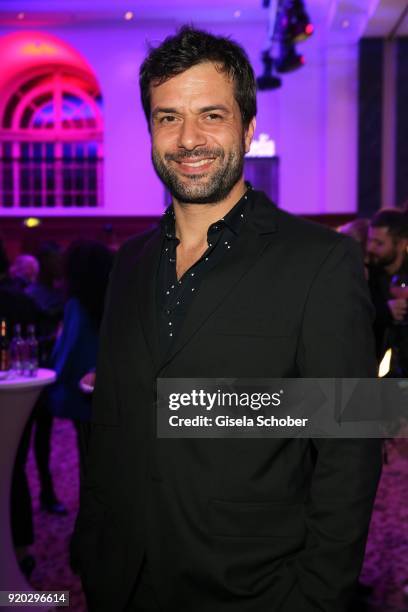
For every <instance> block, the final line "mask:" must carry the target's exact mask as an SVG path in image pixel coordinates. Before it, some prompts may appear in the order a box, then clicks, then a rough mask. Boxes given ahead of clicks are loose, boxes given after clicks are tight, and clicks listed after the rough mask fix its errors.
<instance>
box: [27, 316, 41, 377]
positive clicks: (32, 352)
mask: <svg viewBox="0 0 408 612" xmlns="http://www.w3.org/2000/svg"><path fill="white" fill-rule="evenodd" d="M25 357H26V360H25V374H26V375H27V376H37V372H38V340H37V338H36V337H35V325H28V326H27V338H26V342H25Z"/></svg>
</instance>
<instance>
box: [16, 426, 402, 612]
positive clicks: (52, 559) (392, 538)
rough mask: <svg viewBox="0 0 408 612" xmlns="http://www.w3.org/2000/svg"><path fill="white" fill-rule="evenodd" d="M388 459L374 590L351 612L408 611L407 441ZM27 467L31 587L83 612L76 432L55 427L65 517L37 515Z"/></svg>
mask: <svg viewBox="0 0 408 612" xmlns="http://www.w3.org/2000/svg"><path fill="white" fill-rule="evenodd" d="M388 455H389V457H388V464H387V465H385V466H384V470H383V475H382V479H381V483H380V487H379V490H378V495H377V500H376V503H375V511H374V516H373V520H372V524H371V528H370V535H369V541H368V546H367V551H366V559H365V563H364V568H363V572H362V580H363V582H364V583H365V584H370V585H373V587H374V590H373V593H372V594H371V596H370V597H369V600H368V602H367V605H364V604H363V603H358V604H356V608H355V612H407V611H408V598H406V597H404V594H403V591H402V588H403V586H404V585H405V584H406V583H407V582H408V478H407V475H408V439H407V440H397V441H395V442H394V443H393V444H392V445H391V446H390V448H389V452H388ZM27 467H28V476H29V481H30V488H31V491H32V497H33V508H34V525H35V534H36V541H35V544H34V546H33V549H32V552H33V554H34V556H35V557H36V561H37V565H36V568H35V569H34V571H33V573H32V575H31V583H32V585H33V586H34V587H35V588H37V589H38V590H67V591H70V599H71V604H70V607H69V610H71V611H73V612H86V605H85V600H84V596H83V593H82V590H81V585H80V581H79V579H78V578H77V577H76V576H75V575H73V574H72V572H71V571H70V569H69V565H68V543H69V538H70V534H71V533H72V529H73V524H74V520H75V514H76V511H77V506H78V457H77V451H76V437H75V431H74V429H73V427H72V425H71V423H70V422H67V421H63V420H56V421H55V422H54V428H53V439H52V456H51V467H52V471H53V474H54V483H55V488H56V491H57V494H58V496H59V498H60V499H61V501H63V502H64V504H65V505H66V506H67V508H68V509H69V515H68V516H67V517H61V518H60V517H54V516H51V515H48V514H45V513H42V512H40V510H39V502H38V493H39V485H38V478H37V471H36V466H35V462H34V458H33V454H32V451H31V450H30V455H29V459H28V466H27ZM58 609H59V608H58ZM64 609H67V608H64ZM115 612H116V611H115ZM192 612H194V611H193V610H192ZM296 612H301V611H296Z"/></svg>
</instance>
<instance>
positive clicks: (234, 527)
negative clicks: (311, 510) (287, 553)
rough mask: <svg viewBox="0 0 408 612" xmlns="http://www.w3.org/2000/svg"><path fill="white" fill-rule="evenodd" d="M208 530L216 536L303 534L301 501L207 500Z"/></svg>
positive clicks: (240, 536) (248, 536) (300, 538)
mask: <svg viewBox="0 0 408 612" xmlns="http://www.w3.org/2000/svg"><path fill="white" fill-rule="evenodd" d="M209 523H210V532H211V534H212V535H214V536H219V537H238V538H265V537H272V538H294V539H296V540H298V541H299V540H303V538H304V535H305V520H304V505H303V503H294V504H289V503H280V502H252V501H248V502H241V501H240V502H231V501H224V500H218V499H212V500H210V507H209Z"/></svg>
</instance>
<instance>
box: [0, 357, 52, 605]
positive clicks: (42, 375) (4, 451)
mask: <svg viewBox="0 0 408 612" xmlns="http://www.w3.org/2000/svg"><path fill="white" fill-rule="evenodd" d="M55 378H56V374H55V372H54V371H53V370H46V369H43V368H40V369H39V370H38V375H37V376H36V377H33V378H28V377H22V376H13V377H11V376H9V377H8V378H6V379H5V380H0V591H33V588H32V587H31V586H30V585H29V584H28V583H27V581H26V578H25V577H24V576H23V574H22V573H21V571H20V568H19V566H18V564H17V559H16V556H15V553H14V547H13V541H12V536H11V523H10V492H11V478H12V473H13V467H14V461H15V458H16V453H17V449H18V445H19V442H20V438H21V434H22V432H23V429H24V426H25V424H26V423H27V420H28V418H29V416H30V414H31V411H32V409H33V407H34V404H35V402H36V400H37V398H38V396H39V394H40V392H41V390H42V389H43V388H44V387H45V386H46V385H49V384H50V383H52V382H54V380H55ZM15 609H16V608H15V607H13V608H12V607H7V608H4V607H2V608H1V610H10V611H11V610H15ZM36 609H37V610H41V609H46V608H38V607H37V606H36Z"/></svg>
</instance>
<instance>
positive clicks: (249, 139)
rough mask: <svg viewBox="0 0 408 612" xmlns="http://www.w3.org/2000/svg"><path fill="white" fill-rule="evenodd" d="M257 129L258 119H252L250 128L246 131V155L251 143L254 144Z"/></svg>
mask: <svg viewBox="0 0 408 612" xmlns="http://www.w3.org/2000/svg"><path fill="white" fill-rule="evenodd" d="M255 128H256V118H255V117H254V118H253V119H251V123H250V124H249V125H248V128H247V129H246V130H245V137H244V140H245V153H248V151H249V149H250V147H251V142H252V138H253V137H254V133H255Z"/></svg>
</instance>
